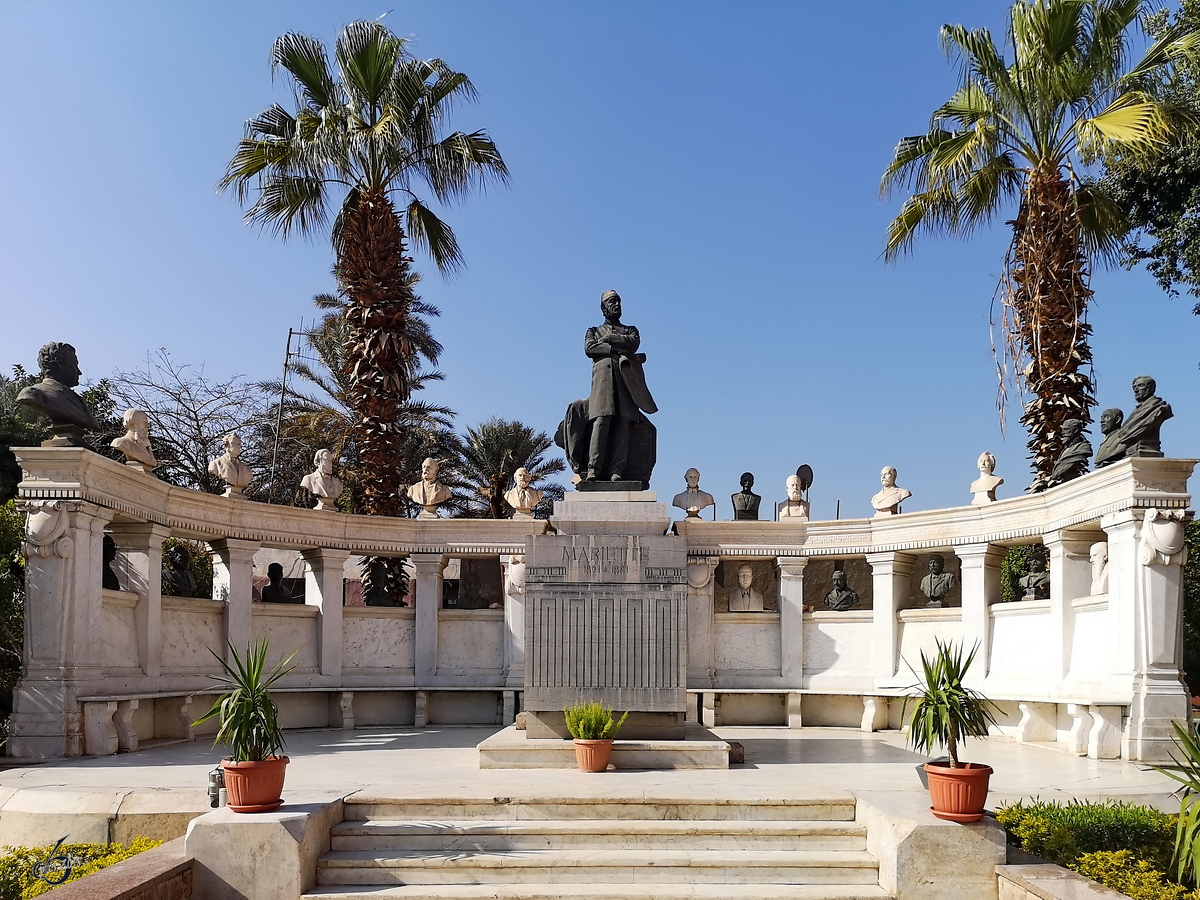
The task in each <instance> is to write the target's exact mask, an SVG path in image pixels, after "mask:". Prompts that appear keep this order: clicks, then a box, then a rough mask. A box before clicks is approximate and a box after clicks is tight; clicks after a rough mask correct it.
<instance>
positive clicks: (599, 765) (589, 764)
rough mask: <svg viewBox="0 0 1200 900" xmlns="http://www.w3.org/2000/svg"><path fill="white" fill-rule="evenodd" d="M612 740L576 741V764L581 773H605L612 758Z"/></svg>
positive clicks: (577, 739)
mask: <svg viewBox="0 0 1200 900" xmlns="http://www.w3.org/2000/svg"><path fill="white" fill-rule="evenodd" d="M612 745H613V742H612V740H603V741H585V740H580V739H579V738H576V739H575V762H576V763H578V764H579V771H580V772H604V771H606V770H607V769H608V759H609V757H610V756H612Z"/></svg>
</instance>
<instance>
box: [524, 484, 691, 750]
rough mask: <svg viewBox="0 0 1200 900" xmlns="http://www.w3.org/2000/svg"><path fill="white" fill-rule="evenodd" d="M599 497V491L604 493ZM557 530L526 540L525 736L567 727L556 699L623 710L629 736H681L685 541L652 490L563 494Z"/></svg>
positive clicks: (546, 735) (558, 732)
mask: <svg viewBox="0 0 1200 900" xmlns="http://www.w3.org/2000/svg"><path fill="white" fill-rule="evenodd" d="M600 498H603V499H600ZM551 521H552V522H553V524H554V526H555V528H556V529H557V530H558V531H559V534H557V535H532V536H530V537H528V538H527V539H526V544H525V548H526V551H525V552H526V569H525V598H526V611H525V648H526V652H525V696H524V699H525V710H526V713H527V722H528V725H527V727H528V732H529V737H530V738H534V739H551V738H564V737H567V736H568V734H567V730H566V725H565V723H564V721H563V707H565V706H570V705H572V704H575V703H584V702H589V701H596V702H599V703H602V704H604V705H605V706H607V707H610V708H612V709H613V710H614V711H615V712H616V713H617V714H620V713H623V712H625V711H626V710H628V711H629V713H630V717H629V720H628V721H627V722H626V723H625V726H624V728H623V729H622V731H621V735H620V736H621V737H622V738H626V739H648V740H664V739H676V740H677V739H681V738H682V737H683V731H684V727H683V724H684V710H685V708H686V706H687V648H686V634H687V544H686V540H685V539H683V538H680V537H676V536H674V535H666V534H664V532H665V531H666V529H667V526H668V525H669V524H670V517H669V516H668V514H667V510H666V504H665V503H659V502H657V498H656V497H655V495H654V494H652V493H650V492H644V491H643V492H637V493H636V494H634V495H633V496H631V495H630V494H628V493H623V492H612V493H608V494H604V493H599V492H597V493H592V494H587V495H582V496H581V495H570V494H568V495H567V499H565V500H562V501H559V502H557V503H555V505H554V517H553V519H552V520H551Z"/></svg>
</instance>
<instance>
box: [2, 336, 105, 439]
mask: <svg viewBox="0 0 1200 900" xmlns="http://www.w3.org/2000/svg"><path fill="white" fill-rule="evenodd" d="M38 368H39V369H40V370H41V374H42V380H41V381H40V382H38V383H37V384H34V385H30V386H29V387H27V388H25V389H24V390H23V391H21V393H19V394H17V402H18V403H20V404H21V405H22V406H27V407H29V408H30V409H32V410H34V411H35V412H39V413H41V414H42V415H43V416H45V417H46V418H47V419H49V420H50V425H51V428H52V430H53V432H54V437H52V438H50V439H49V440H45V441H42V446H43V447H82V446H83V435H84V432H86V431H96V430H97V429H98V428H99V427H100V426H99V425H97V424H96V420H95V418H93V417H92V412H91V410H89V409H88V408H87V406H86V405H84V402H83V400H82V398H80V396H79V395H78V394H76V393H75V392H74V391H73V390H71V388H73V387H77V386H78V385H79V378H80V376H81V375H82V374H83V373H82V372H80V370H79V359H78V357H76V355H75V348H74V347H72V346H71V345H70V344H63V343H60V342H58V341H54V342H52V343H49V344H46V346H44V347H42V349H41V350H40V351H38Z"/></svg>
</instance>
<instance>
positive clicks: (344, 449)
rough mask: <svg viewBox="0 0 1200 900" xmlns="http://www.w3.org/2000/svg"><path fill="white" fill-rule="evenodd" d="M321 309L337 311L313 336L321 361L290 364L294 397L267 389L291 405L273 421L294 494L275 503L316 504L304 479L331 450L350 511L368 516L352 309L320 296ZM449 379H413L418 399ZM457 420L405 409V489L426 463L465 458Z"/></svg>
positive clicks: (426, 406) (401, 471) (442, 412)
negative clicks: (353, 370)
mask: <svg viewBox="0 0 1200 900" xmlns="http://www.w3.org/2000/svg"><path fill="white" fill-rule="evenodd" d="M415 280H416V279H415V278H414V281H415ZM313 303H314V304H315V305H316V306H317V307H318V308H319V309H325V310H329V311H328V312H326V314H325V316H324V317H323V318H322V320H321V322H320V324H319V325H317V326H316V327H315V328H313V329H311V330H310V331H308V332H306V334H305V340H306V341H307V343H308V345H309V347H310V348H311V349H312V351H313V356H311V357H309V358H307V359H306V358H304V357H303V356H298V357H296V358H294V359H292V360H290V361H289V362H288V375H289V380H288V384H287V390H286V391H285V390H284V387H283V384H282V383H281V382H279V381H265V382H262V383H261V384H260V385H259V387H260V388H261V389H262V390H263V391H265V392H266V393H268V394H270V395H272V396H275V397H282V398H283V409H282V415H279V412H280V410H279V407H278V406H274V407H273V408H272V409H271V410H270V412H269V415H267V416H266V417H265V419H267V420H269V421H270V423H271V425H272V427H273V426H274V423H275V420H276V416H278V418H279V423H280V429H279V444H280V454H281V460H280V465H279V467H278V469H279V471H278V472H277V475H276V479H275V480H276V481H277V482H278V483H280V484H281V485H286V488H285V489H284V490H277V491H276V492H275V496H276V499H277V500H281V501H282V502H284V503H293V504H299V505H305V506H307V505H310V504H311V502H312V497H311V496H309V495H308V494H307V493H306V492H303V491H300V489H299V487H298V485H299V475H303V474H304V473H307V472H308V471H310V470H311V468H312V458H313V454H314V453H315V452H316V451H317V450H319V449H321V448H328V449H329V450H331V451H333V455H334V459H335V460H336V461H337V462H336V467H337V470H338V477H340V478H341V479H342V481H343V483H344V484H345V493H344V494H343V501H344V506H345V509H346V510H347V512H363V511H364V510H363V494H364V486H365V483H366V478H365V476H364V475H363V467H362V462H361V460H360V458H359V454H358V447H357V444H356V443H355V428H354V425H355V421H356V420H355V415H354V412H353V410H352V409H351V408H350V379H349V376H348V375H347V374H346V369H347V367H346V365H345V360H346V347H347V343H348V342H347V333H348V331H349V326H348V325H347V323H346V318H345V309H346V307H347V303H346V301H345V300H343V299H341V298H339V297H335V296H333V295H332V294H318V295H317V296H316V297H314V298H313ZM435 313H436V310H435ZM442 378H443V376H442V373H441V372H437V371H433V372H428V371H421V372H418V373H417V374H416V375H415V376H413V378H412V379H411V383H410V389H409V390H410V394H415V393H417V392H418V391H420V390H422V389H424V387H425V386H426V384H427V383H429V382H431V381H441V380H442ZM453 420H454V410H452V409H450V408H448V407H445V406H439V405H436V404H433V403H426V402H424V401H420V400H414V399H412V398H411V396H410V398H409V399H408V400H406V401H405V402H404V403H403V404H402V407H401V409H400V412H399V415H398V416H397V422H398V423H399V424H400V425H401V426H402V430H401V432H400V434H401V440H400V442H399V459H398V460H397V462H396V474H397V477H398V479H399V481H400V482H401V483H402V484H405V485H407V484H412V483H414V482H416V481H417V480H418V479H420V477H421V461H422V460H423V459H424V458H425V456H426V455H430V454H433V455H450V456H454V455H456V454H457V448H458V442H457V437H456V436H455V434H454V432H453V427H454V423H453ZM297 473H299V474H297ZM410 513H411V508H410V507H409V506H407V505H405V506H401V507H400V509H399V510H398V514H399V515H402V516H403V515H408V514H410Z"/></svg>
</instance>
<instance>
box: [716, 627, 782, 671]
mask: <svg viewBox="0 0 1200 900" xmlns="http://www.w3.org/2000/svg"><path fill="white" fill-rule="evenodd" d="M713 645H714V648H715V651H714V652H715V654H716V669H717V684H718V685H721V684H723V683H728V684H737V683H738V682H739V681H742V680H744V679H745V678H747V677H760V678H761V677H763V676H766V677H778V675H779V666H780V660H781V654H780V643H779V613H771V612H755V613H718V614H717V616H716V623H715V639H714V641H713Z"/></svg>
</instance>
